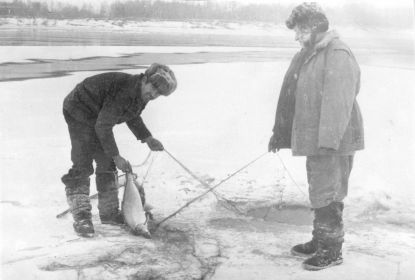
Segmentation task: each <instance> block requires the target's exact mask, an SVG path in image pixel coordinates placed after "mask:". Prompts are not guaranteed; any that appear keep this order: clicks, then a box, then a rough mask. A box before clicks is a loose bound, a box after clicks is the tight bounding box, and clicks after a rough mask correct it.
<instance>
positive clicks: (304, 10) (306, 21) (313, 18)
mask: <svg viewBox="0 0 415 280" xmlns="http://www.w3.org/2000/svg"><path fill="white" fill-rule="evenodd" d="M285 24H286V25H287V27H288V28H289V29H294V27H296V26H298V27H299V28H310V29H311V30H312V31H313V32H325V31H327V30H328V29H329V21H328V20H327V17H326V15H325V14H324V12H323V9H322V8H321V7H320V6H319V5H318V4H317V3H316V2H304V3H302V4H301V5H298V6H297V7H295V8H294V9H293V11H292V13H291V15H290V17H289V18H288V19H287V21H286V22H285Z"/></svg>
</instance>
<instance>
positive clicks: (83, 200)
mask: <svg viewBox="0 0 415 280" xmlns="http://www.w3.org/2000/svg"><path fill="white" fill-rule="evenodd" d="M62 182H63V183H64V184H65V186H66V187H65V192H66V199H67V202H68V205H69V207H70V209H71V213H72V217H73V219H74V223H73V228H74V230H75V232H76V233H77V234H78V235H79V236H82V237H93V235H94V233H95V231H94V226H93V224H92V220H91V218H92V215H91V208H92V207H91V202H90V199H89V178H81V177H79V176H76V177H72V176H71V173H69V174H67V175H65V176H63V177H62Z"/></svg>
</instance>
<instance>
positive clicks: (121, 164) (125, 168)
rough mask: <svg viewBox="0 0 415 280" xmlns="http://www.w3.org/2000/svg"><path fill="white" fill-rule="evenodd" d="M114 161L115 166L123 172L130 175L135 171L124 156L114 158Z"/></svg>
mask: <svg viewBox="0 0 415 280" xmlns="http://www.w3.org/2000/svg"><path fill="white" fill-rule="evenodd" d="M113 160H114V162H115V166H117V168H118V169H119V170H121V171H122V172H124V173H129V172H132V171H133V169H132V168H131V164H130V163H129V162H128V160H126V159H125V158H123V157H122V156H120V155H117V156H115V157H113Z"/></svg>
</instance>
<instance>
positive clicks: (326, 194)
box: [306, 155, 353, 260]
mask: <svg viewBox="0 0 415 280" xmlns="http://www.w3.org/2000/svg"><path fill="white" fill-rule="evenodd" d="M306 165H307V178H308V183H309V195H310V201H311V206H312V208H313V209H314V214H315V219H314V230H313V240H314V241H315V242H316V243H317V244H318V246H317V247H318V253H319V254H324V255H325V256H326V257H328V258H329V259H331V260H335V259H336V258H339V257H340V258H341V248H342V244H343V241H344V238H343V237H344V230H343V217H342V216H343V207H344V205H343V202H342V201H343V199H344V198H345V197H346V195H347V191H348V182H349V176H350V172H351V170H352V167H353V155H348V156H338V155H333V156H308V157H307V162H306Z"/></svg>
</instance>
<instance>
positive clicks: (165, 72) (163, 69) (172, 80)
mask: <svg viewBox="0 0 415 280" xmlns="http://www.w3.org/2000/svg"><path fill="white" fill-rule="evenodd" d="M144 75H145V76H147V81H148V82H149V83H151V84H152V85H153V86H154V87H155V88H156V89H157V90H158V92H159V93H160V94H161V95H170V94H171V93H172V92H173V91H174V90H175V89H176V88H177V80H176V77H175V76H174V73H173V71H172V70H171V69H170V68H169V67H168V66H166V65H163V64H159V63H153V64H151V65H150V67H149V68H148V69H147V70H146V72H145V73H144Z"/></svg>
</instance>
